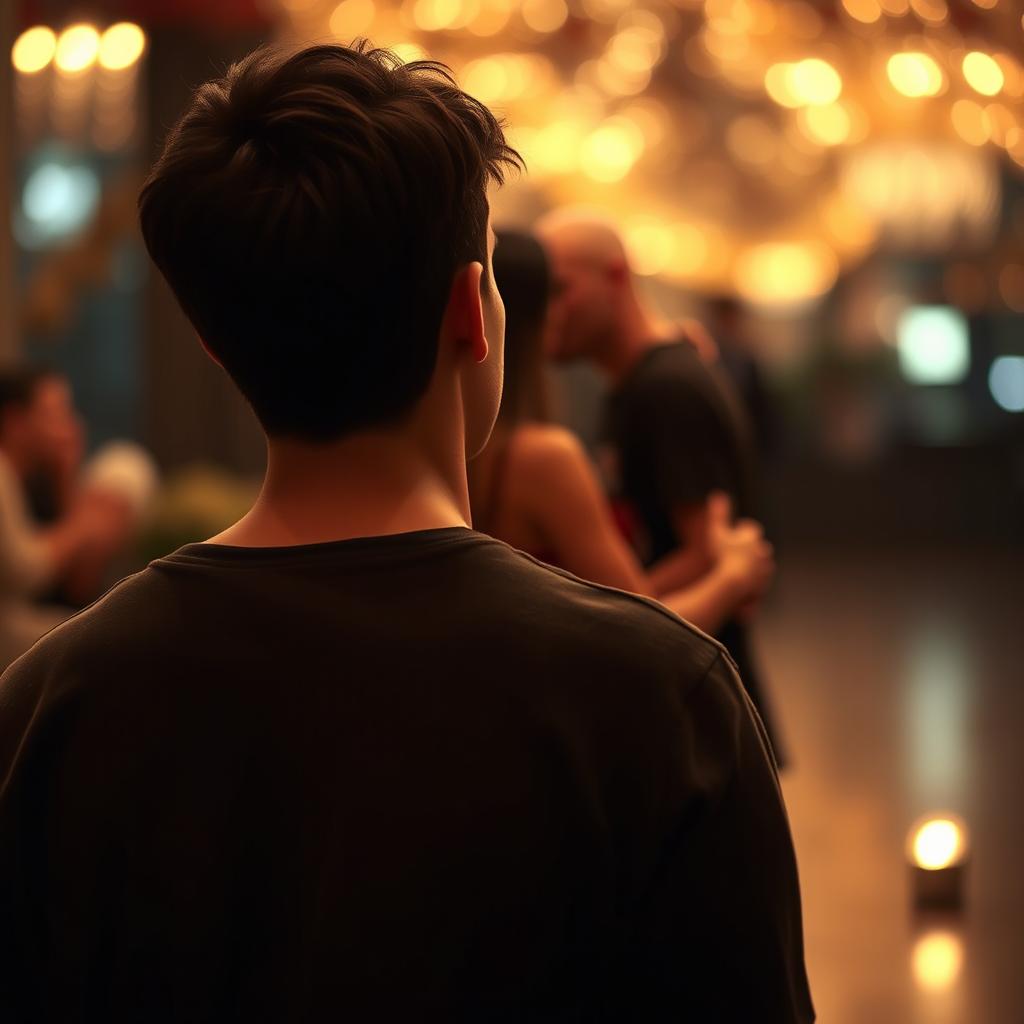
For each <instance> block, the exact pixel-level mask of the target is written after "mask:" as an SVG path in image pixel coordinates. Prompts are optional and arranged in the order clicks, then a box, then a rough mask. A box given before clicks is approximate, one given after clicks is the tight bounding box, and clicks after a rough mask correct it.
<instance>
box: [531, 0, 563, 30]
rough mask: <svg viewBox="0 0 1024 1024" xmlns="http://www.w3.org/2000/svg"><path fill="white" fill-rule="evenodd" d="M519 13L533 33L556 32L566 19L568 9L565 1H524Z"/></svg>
mask: <svg viewBox="0 0 1024 1024" xmlns="http://www.w3.org/2000/svg"><path fill="white" fill-rule="evenodd" d="M521 13H522V16H523V21H525V22H526V24H527V26H528V27H529V28H532V29H533V30H534V32H556V31H557V30H558V29H560V28H561V27H562V26H563V25H564V24H565V22H566V20H567V19H568V17H569V8H568V7H567V6H566V3H565V0H525V2H524V3H523V5H522V8H521Z"/></svg>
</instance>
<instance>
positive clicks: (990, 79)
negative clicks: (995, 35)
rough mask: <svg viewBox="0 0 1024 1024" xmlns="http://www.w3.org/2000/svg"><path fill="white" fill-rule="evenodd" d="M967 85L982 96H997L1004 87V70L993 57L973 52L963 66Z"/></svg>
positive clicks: (965, 59) (978, 51)
mask: <svg viewBox="0 0 1024 1024" xmlns="http://www.w3.org/2000/svg"><path fill="white" fill-rule="evenodd" d="M962 68H963V72H964V78H966V79H967V84H968V85H969V86H970V87H971V88H972V89H973V90H974V91H975V92H980V93H981V94H982V96H995V94H996V93H997V92H999V90H1000V89H1002V87H1003V82H1004V81H1005V79H1004V78H1003V69H1002V68H1001V67H1000V66H999V65H998V64H997V63H996V61H995V59H994V58H993V57H990V56H989V55H988V54H987V53H982V52H981V51H980V50H972V51H971V52H970V53H969V54H967V56H966V57H964V60H963V64H962Z"/></svg>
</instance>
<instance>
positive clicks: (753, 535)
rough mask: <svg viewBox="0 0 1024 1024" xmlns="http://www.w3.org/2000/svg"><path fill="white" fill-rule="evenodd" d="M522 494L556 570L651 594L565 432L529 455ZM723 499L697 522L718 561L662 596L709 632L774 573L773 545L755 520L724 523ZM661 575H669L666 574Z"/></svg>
mask: <svg viewBox="0 0 1024 1024" xmlns="http://www.w3.org/2000/svg"><path fill="white" fill-rule="evenodd" d="M527 459H528V465H529V471H528V472H527V473H526V474H525V475H526V477H527V478H528V479H529V481H530V484H529V487H528V488H527V493H526V494H525V495H524V498H525V499H526V503H527V506H528V511H529V513H530V514H531V518H532V519H533V521H534V525H535V527H536V528H537V529H538V532H539V533H540V534H541V536H542V537H543V538H544V542H545V545H546V546H547V547H550V548H551V549H552V551H553V552H554V553H555V555H556V556H557V560H558V563H559V565H561V566H562V568H564V569H567V570H568V571H569V572H571V573H574V574H575V575H577V576H579V577H580V578H581V579H587V580H592V581H593V582H595V583H601V584H604V585H605V586H611V587H618V588H619V589H620V590H628V591H631V592H633V593H636V594H645V595H649V596H654V593H655V592H654V588H653V587H652V581H651V580H650V579H649V578H648V577H647V576H646V575H645V574H644V572H643V569H642V567H641V565H640V563H639V561H638V559H637V557H636V555H635V554H634V553H633V551H632V550H631V549H630V547H629V546H628V544H627V543H626V542H625V540H624V539H623V537H622V535H621V534H620V533H619V531H618V529H617V528H616V526H615V522H614V520H613V519H612V516H611V512H610V510H609V508H608V503H607V501H606V500H605V496H604V493H603V492H602V490H601V486H600V483H599V482H598V479H597V474H596V473H595V471H594V468H593V465H592V464H591V462H590V459H589V458H588V456H587V454H586V452H585V451H584V450H583V447H582V445H581V444H580V443H579V441H577V440H576V438H575V437H574V436H573V435H572V434H569V433H568V432H567V431H566V432H563V431H551V432H549V433H545V435H544V437H543V439H542V442H541V443H538V444H537V445H536V446H535V447H534V449H533V450H532V451H530V452H529V453H528V454H527ZM729 514H730V509H729V502H728V498H726V497H725V496H724V495H721V496H719V495H713V496H712V497H711V499H709V501H708V508H707V510H706V511H705V512H704V513H703V515H702V518H703V520H704V521H705V522H706V523H707V529H708V532H709V534H710V539H709V545H710V547H711V548H712V550H713V551H714V555H715V561H714V564H713V565H712V566H711V567H710V569H708V568H705V569H704V571H703V572H702V573H700V574H699V576H698V578H696V579H693V580H692V581H691V582H689V583H688V584H687V585H685V586H682V587H676V588H674V589H673V590H672V592H671V593H669V594H666V595H664V596H662V597H661V598H660V600H661V601H662V603H663V604H664V605H665V606H666V607H667V608H670V609H671V610H672V611H674V612H675V613H676V614H677V615H679V616H680V617H681V618H684V619H686V620H687V621H689V622H692V623H693V624H694V625H696V626H697V627H698V628H700V629H703V630H705V631H706V632H713V631H714V630H715V629H717V628H718V627H719V626H720V625H721V623H722V622H723V621H724V620H725V619H727V618H728V617H729V616H730V615H731V614H732V613H733V612H734V611H735V610H736V608H737V607H738V606H739V605H740V604H742V603H744V602H745V601H747V600H749V599H750V597H751V596H753V595H754V594H756V593H760V591H761V590H763V588H764V586H766V585H767V581H768V579H770V577H771V573H772V571H773V563H772V559H771V545H769V544H767V542H766V541H765V540H764V538H763V536H762V535H761V530H760V527H759V526H757V524H756V523H751V522H750V521H744V522H742V523H740V524H737V525H736V526H731V525H730V524H729V523H728V516H729ZM665 578H671V577H670V574H667V573H666V574H665Z"/></svg>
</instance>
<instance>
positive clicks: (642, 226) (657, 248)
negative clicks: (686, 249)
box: [624, 217, 674, 277]
mask: <svg viewBox="0 0 1024 1024" xmlns="http://www.w3.org/2000/svg"><path fill="white" fill-rule="evenodd" d="M624 235H625V242H626V249H627V250H628V251H629V260H630V264H631V265H632V267H633V270H634V271H636V273H638V274H641V275H642V276H644V277H650V276H653V275H654V274H660V273H661V272H662V271H663V270H665V269H666V268H667V267H668V266H669V264H670V263H671V261H672V253H673V248H674V247H673V238H672V230H671V228H669V227H668V225H667V224H665V223H663V222H662V221H660V220H656V219H655V218H653V217H645V218H638V219H637V220H634V221H632V222H630V223H628V224H627V225H626V228H625V231H624Z"/></svg>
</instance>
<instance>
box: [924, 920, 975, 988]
mask: <svg viewBox="0 0 1024 1024" xmlns="http://www.w3.org/2000/svg"><path fill="white" fill-rule="evenodd" d="M963 960H964V951H963V945H962V943H961V941H960V937H959V936H958V935H955V934H954V933H953V932H948V931H933V932H928V934H926V935H922V936H921V938H919V939H918V940H917V942H915V943H914V952H913V958H912V963H913V970H914V980H915V981H916V982H917V984H918V985H919V986H920V987H921V988H923V989H925V990H927V991H929V992H941V991H944V990H945V989H948V988H950V987H952V985H953V984H954V983H955V982H956V980H957V978H958V977H959V976H960V969H961V967H962V965H963Z"/></svg>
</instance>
